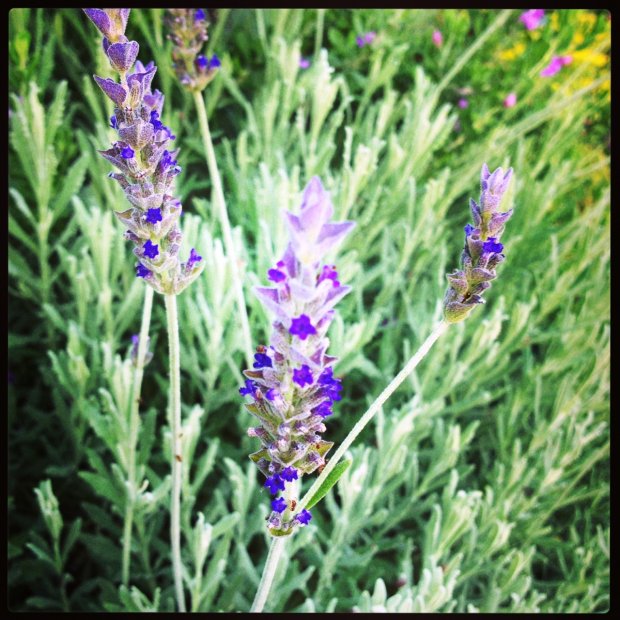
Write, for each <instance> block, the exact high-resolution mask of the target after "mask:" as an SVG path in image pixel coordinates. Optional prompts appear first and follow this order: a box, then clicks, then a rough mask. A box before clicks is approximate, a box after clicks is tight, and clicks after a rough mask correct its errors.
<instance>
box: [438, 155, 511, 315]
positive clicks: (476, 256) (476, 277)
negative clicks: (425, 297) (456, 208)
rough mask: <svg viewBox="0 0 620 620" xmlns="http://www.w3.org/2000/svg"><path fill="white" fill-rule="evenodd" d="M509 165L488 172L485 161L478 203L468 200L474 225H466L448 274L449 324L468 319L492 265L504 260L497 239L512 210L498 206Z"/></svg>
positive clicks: (446, 312)
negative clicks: (458, 260) (457, 257)
mask: <svg viewBox="0 0 620 620" xmlns="http://www.w3.org/2000/svg"><path fill="white" fill-rule="evenodd" d="M511 177H512V168H509V169H508V170H507V171H506V172H504V171H503V170H502V169H501V168H498V169H497V170H495V171H494V172H492V173H491V171H490V170H489V168H488V166H487V165H486V164H483V165H482V170H481V172H480V190H481V191H480V204H478V203H476V201H475V200H470V203H469V206H470V210H471V214H472V216H473V219H474V226H472V225H471V224H467V225H466V226H465V247H464V249H463V252H462V254H461V267H462V268H461V269H457V270H456V271H454V272H452V273H450V274H447V276H446V277H447V278H448V282H449V287H448V290H447V291H446V294H445V296H444V317H445V319H446V321H447V322H448V323H457V322H459V321H462V320H464V319H465V318H467V316H468V315H469V313H470V312H471V311H472V310H473V309H474V308H475V307H476V305H478V304H481V303H483V302H484V299H483V298H482V296H481V295H482V293H483V292H484V291H485V290H486V289H488V288H489V287H490V286H491V280H494V279H495V278H496V277H497V274H496V273H495V267H496V266H497V265H498V264H499V263H500V262H502V261H503V260H504V255H503V254H501V252H502V250H503V249H504V246H503V245H502V244H501V243H500V241H499V239H500V236H501V234H502V233H503V232H504V224H505V223H506V222H507V221H508V219H509V218H510V216H511V215H512V209H510V210H508V211H505V212H503V213H501V212H500V211H499V206H500V203H501V200H502V197H503V195H504V193H505V192H506V189H507V188H508V183H509V182H510V179H511Z"/></svg>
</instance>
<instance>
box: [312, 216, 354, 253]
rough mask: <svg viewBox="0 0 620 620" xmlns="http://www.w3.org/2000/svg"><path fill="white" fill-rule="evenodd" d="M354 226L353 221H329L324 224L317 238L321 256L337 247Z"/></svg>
mask: <svg viewBox="0 0 620 620" xmlns="http://www.w3.org/2000/svg"><path fill="white" fill-rule="evenodd" d="M354 227H355V222H329V223H327V224H324V225H323V228H322V229H321V233H320V234H319V238H318V239H317V245H318V248H319V255H321V256H323V255H325V254H327V252H329V251H330V250H333V249H334V248H336V247H338V246H339V245H340V244H341V243H342V241H343V240H344V238H345V237H346V236H347V235H348V234H349V233H350V232H351V230H353V228H354Z"/></svg>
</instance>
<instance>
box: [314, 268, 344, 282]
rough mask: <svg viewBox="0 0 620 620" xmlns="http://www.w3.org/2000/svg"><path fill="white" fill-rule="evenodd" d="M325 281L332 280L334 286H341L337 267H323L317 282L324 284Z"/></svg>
mask: <svg viewBox="0 0 620 620" xmlns="http://www.w3.org/2000/svg"><path fill="white" fill-rule="evenodd" d="M323 280H331V281H332V284H333V285H334V286H340V282H339V281H338V272H337V271H336V265H331V266H330V265H323V271H322V272H321V275H319V277H318V279H317V282H323Z"/></svg>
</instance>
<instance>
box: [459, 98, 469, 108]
mask: <svg viewBox="0 0 620 620" xmlns="http://www.w3.org/2000/svg"><path fill="white" fill-rule="evenodd" d="M458 106H459V108H461V109H463V110H464V109H465V108H467V107H469V101H468V100H467V99H465V98H462V99H459V102H458Z"/></svg>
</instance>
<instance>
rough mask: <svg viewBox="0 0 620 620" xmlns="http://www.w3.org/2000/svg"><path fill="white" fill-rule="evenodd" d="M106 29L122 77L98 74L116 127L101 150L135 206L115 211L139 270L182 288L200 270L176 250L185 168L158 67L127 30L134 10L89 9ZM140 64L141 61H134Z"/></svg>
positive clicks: (171, 288) (159, 285) (165, 286)
mask: <svg viewBox="0 0 620 620" xmlns="http://www.w3.org/2000/svg"><path fill="white" fill-rule="evenodd" d="M84 12H85V13H86V15H87V16H88V17H89V19H90V20H91V21H92V22H93V23H94V24H95V26H97V28H98V29H99V30H100V31H101V32H102V34H103V35H104V36H105V38H104V39H103V49H104V51H105V54H106V56H107V57H108V60H109V61H110V65H111V66H112V69H114V70H115V71H117V72H118V74H119V77H120V81H119V82H117V81H115V80H113V79H111V78H105V79H104V78H101V77H99V76H94V77H95V81H96V82H97V84H98V85H99V86H100V87H101V90H102V91H103V92H104V93H105V94H106V96H107V97H109V98H110V99H111V100H112V102H113V103H114V115H113V116H112V118H111V119H110V121H111V127H112V128H113V129H116V131H117V132H118V140H117V141H115V142H113V143H112V146H111V148H109V149H107V150H105V151H99V152H100V153H101V155H102V156H103V157H105V158H106V159H107V160H108V161H109V162H111V163H112V164H113V165H114V166H116V168H117V169H118V172H114V173H110V175H109V176H110V177H111V178H113V179H115V180H116V181H118V183H119V184H120V185H121V187H122V188H123V191H124V192H125V196H126V197H127V200H128V201H129V202H130V203H131V208H129V209H127V210H125V211H122V212H118V211H117V212H116V213H115V215H116V217H117V218H118V219H119V220H120V221H121V223H122V224H123V225H124V226H125V229H126V232H125V238H126V239H128V240H129V241H131V242H132V243H133V244H134V250H133V252H134V254H135V256H136V259H137V261H138V262H137V264H136V265H135V269H136V277H139V278H142V279H144V281H145V282H146V283H147V284H149V285H150V286H151V287H152V288H153V289H155V290H156V291H157V292H158V293H162V294H175V295H176V294H178V293H180V292H181V291H182V290H183V289H184V288H185V287H187V286H188V285H189V284H190V283H191V282H192V281H193V280H195V279H196V278H197V277H198V275H199V274H200V272H201V271H202V268H203V265H202V264H199V263H200V261H201V257H200V256H199V255H198V254H196V252H195V250H193V251H192V254H191V255H190V257H189V260H188V261H187V262H185V263H181V262H180V261H179V257H178V253H179V246H180V242H181V237H182V235H181V231H180V229H179V227H178V225H177V223H178V220H179V217H180V215H181V211H182V209H181V203H180V202H179V201H178V200H176V199H175V198H174V197H173V193H174V179H175V177H176V176H177V175H178V174H179V173H180V172H181V168H180V167H179V166H178V165H177V162H176V159H175V155H176V151H173V150H169V149H170V146H169V142H170V141H171V140H174V138H175V136H174V135H172V132H171V130H170V129H169V128H168V127H166V126H165V125H164V124H163V123H162V122H161V120H160V116H161V113H162V107H163V104H164V97H163V95H162V94H161V93H160V92H159V91H158V90H155V91H154V92H153V91H151V81H152V80H153V76H154V75H155V72H156V71H157V68H156V67H155V65H154V64H153V63H152V62H150V63H149V64H148V65H146V67H145V66H144V65H143V64H142V63H141V62H140V61H139V60H138V61H136V58H137V55H138V51H139V46H138V43H137V42H136V41H129V40H128V39H127V37H126V36H125V34H124V33H125V27H126V26H127V19H128V17H129V9H84ZM134 63H135V66H134Z"/></svg>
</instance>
